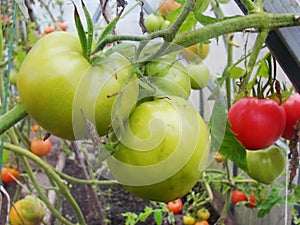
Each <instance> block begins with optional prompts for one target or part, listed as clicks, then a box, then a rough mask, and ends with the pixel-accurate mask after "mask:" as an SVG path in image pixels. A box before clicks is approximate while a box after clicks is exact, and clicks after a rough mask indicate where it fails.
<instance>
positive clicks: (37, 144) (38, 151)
mask: <svg viewBox="0 0 300 225" xmlns="http://www.w3.org/2000/svg"><path fill="white" fill-rule="evenodd" d="M51 148H52V143H51V141H50V139H47V140H45V141H44V140H42V139H39V138H36V137H35V138H33V139H32V140H31V142H30V150H31V151H32V153H34V154H35V155H37V156H45V155H48V154H49V152H50V151H51Z"/></svg>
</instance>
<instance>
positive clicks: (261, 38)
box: [240, 29, 269, 92]
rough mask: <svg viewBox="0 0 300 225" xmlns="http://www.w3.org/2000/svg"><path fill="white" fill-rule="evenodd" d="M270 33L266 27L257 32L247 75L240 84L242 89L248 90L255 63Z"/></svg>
mask: <svg viewBox="0 0 300 225" xmlns="http://www.w3.org/2000/svg"><path fill="white" fill-rule="evenodd" d="M268 33H269V30H266V29H264V30H262V31H261V32H259V33H258V34H257V37H256V40H255V43H254V46H253V48H252V52H251V55H250V59H249V62H248V65H247V67H246V76H245V77H244V79H243V81H242V84H241V86H240V90H241V91H245V92H247V84H248V83H249V80H250V77H251V74H252V71H253V68H254V66H255V63H256V60H257V57H258V54H259V52H260V50H261V48H262V46H263V44H264V43H265V41H266V38H267V36H268Z"/></svg>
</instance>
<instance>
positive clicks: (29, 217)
mask: <svg viewBox="0 0 300 225" xmlns="http://www.w3.org/2000/svg"><path fill="white" fill-rule="evenodd" d="M45 214H46V206H45V204H44V202H42V201H41V200H40V199H39V198H37V197H35V196H33V195H27V196H26V197H25V198H23V199H21V200H19V201H17V202H15V203H14V206H13V207H12V208H11V209H10V212H9V219H10V222H11V224H12V225H24V224H26V225H39V224H40V222H41V221H42V219H43V217H44V216H45Z"/></svg>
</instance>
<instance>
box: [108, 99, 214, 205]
mask: <svg viewBox="0 0 300 225" xmlns="http://www.w3.org/2000/svg"><path fill="white" fill-rule="evenodd" d="M124 127H125V128H124V131H123V132H121V133H118V132H117V133H116V136H118V137H119V138H120V144H119V145H118V147H117V148H116V151H115V153H114V154H113V156H112V157H110V158H108V159H107V164H108V166H109V168H110V170H111V172H112V174H113V176H114V177H115V178H116V179H117V180H118V181H119V182H120V183H121V184H122V185H123V186H124V187H125V189H127V190H128V191H130V192H132V193H133V194H135V195H137V196H140V197H142V198H145V199H149V200H154V201H163V202H169V201H172V200H174V199H177V198H179V197H182V196H183V195H185V194H186V193H187V192H188V191H189V190H190V189H191V188H192V187H193V186H194V185H195V183H196V182H197V181H198V179H199V178H200V176H201V172H202V171H203V170H204V169H205V168H204V167H205V166H206V161H207V156H208V151H209V139H210V138H209V132H208V129H207V127H206V124H205V123H204V121H203V119H202V118H201V116H200V115H199V113H198V112H197V111H196V110H195V109H194V107H193V106H191V105H190V104H189V103H188V102H187V101H186V100H184V99H182V98H180V97H176V96H171V97H162V98H156V99H154V100H153V101H146V102H143V103H141V104H140V105H139V106H137V107H136V108H135V110H134V111H133V113H132V114H131V116H130V118H129V122H128V123H125V125H124ZM115 128H116V129H115V130H117V131H118V130H120V129H118V127H117V126H115Z"/></svg>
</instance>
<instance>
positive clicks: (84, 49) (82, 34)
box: [73, 4, 88, 58]
mask: <svg viewBox="0 0 300 225" xmlns="http://www.w3.org/2000/svg"><path fill="white" fill-rule="evenodd" d="M73 5H74V21H75V26H76V30H77V34H78V37H79V40H80V44H81V48H82V55H83V56H84V57H85V58H88V55H87V39H86V34H85V31H84V28H83V25H82V22H81V19H80V16H79V13H78V10H77V7H76V5H75V4H73Z"/></svg>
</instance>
